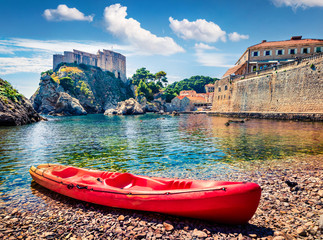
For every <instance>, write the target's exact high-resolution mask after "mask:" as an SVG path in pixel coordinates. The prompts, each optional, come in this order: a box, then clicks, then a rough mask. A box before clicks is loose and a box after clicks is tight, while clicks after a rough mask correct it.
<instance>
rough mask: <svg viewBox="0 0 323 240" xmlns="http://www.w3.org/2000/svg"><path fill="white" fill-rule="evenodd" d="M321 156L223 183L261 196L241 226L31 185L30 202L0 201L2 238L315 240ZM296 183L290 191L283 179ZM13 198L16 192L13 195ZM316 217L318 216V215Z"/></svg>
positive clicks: (249, 168) (279, 163)
mask: <svg viewBox="0 0 323 240" xmlns="http://www.w3.org/2000/svg"><path fill="white" fill-rule="evenodd" d="M322 159H323V155H322V154H321V155H302V156H294V157H289V158H287V159H285V160H272V161H267V162H262V161H253V162H252V164H250V162H249V163H246V162H237V163H234V164H233V167H236V168H239V169H241V171H239V172H237V173H235V174H232V175H231V176H230V177H229V178H230V179H226V180H231V181H253V182H257V183H258V184H259V185H260V186H261V188H262V189H263V191H262V196H261V201H260V205H259V207H258V209H257V211H256V214H255V215H254V216H253V218H252V219H251V220H250V221H249V223H248V224H246V225H237V226H230V225H221V224H216V223H211V222H205V221H202V220H196V219H189V218H182V217H176V216H170V215H163V214H158V213H149V212H139V211H132V210H126V209H115V208H109V207H104V206H98V205H94V204H90V203H86V202H82V201H78V200H74V199H71V198H68V197H64V196H62V195H59V194H57V193H54V192H51V191H49V190H47V189H45V188H43V187H41V186H39V185H37V184H36V183H32V184H31V191H32V194H33V195H34V199H32V201H31V202H24V201H23V200H22V199H23V196H22V197H21V198H18V199H17V200H15V201H8V202H5V201H3V200H2V196H1V200H0V238H2V239H194V238H195V239H216V238H220V239H250V238H251V239H275V240H279V239H319V238H320V236H321V235H320V234H321V230H320V229H319V219H320V216H322V215H323V203H322V198H323V190H322V189H323V181H322V179H321V177H322V175H323V166H322V164H321V163H322ZM287 180H289V181H292V182H297V186H295V187H293V188H290V187H289V186H288V185H287V184H286V183H285V181H287ZM18 194H19V193H18ZM321 218H322V217H321Z"/></svg>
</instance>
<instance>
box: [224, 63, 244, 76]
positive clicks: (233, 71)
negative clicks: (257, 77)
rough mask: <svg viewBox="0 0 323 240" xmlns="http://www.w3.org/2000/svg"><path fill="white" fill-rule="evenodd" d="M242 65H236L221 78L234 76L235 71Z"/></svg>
mask: <svg viewBox="0 0 323 240" xmlns="http://www.w3.org/2000/svg"><path fill="white" fill-rule="evenodd" d="M243 65H244V63H241V64H239V65H236V66H234V67H232V68H229V69H228V71H226V72H225V74H224V75H223V76H222V78H224V77H226V76H229V75H231V74H234V73H235V72H236V71H238V70H239V69H240V68H241V67H242V66H243Z"/></svg>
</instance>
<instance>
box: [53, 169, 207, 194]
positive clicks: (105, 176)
mask: <svg viewBox="0 0 323 240" xmlns="http://www.w3.org/2000/svg"><path fill="white" fill-rule="evenodd" d="M50 174H51V175H53V176H55V177H60V178H63V179H68V181H73V182H74V183H76V184H87V185H101V186H102V185H104V186H110V187H112V188H118V189H131V190H143V191H147V190H157V191H158V190H176V189H190V188H192V187H193V188H199V187H205V186H192V181H191V180H176V179H169V180H160V179H158V180H157V179H154V178H150V177H144V176H137V175H133V174H130V173H115V172H96V171H84V170H82V169H79V168H74V167H67V168H60V167H58V168H54V169H52V170H51V172H50Z"/></svg>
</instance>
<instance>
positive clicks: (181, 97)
mask: <svg viewBox="0 0 323 240" xmlns="http://www.w3.org/2000/svg"><path fill="white" fill-rule="evenodd" d="M184 97H187V96H177V98H178V99H179V100H182V99H183V98H184Z"/></svg>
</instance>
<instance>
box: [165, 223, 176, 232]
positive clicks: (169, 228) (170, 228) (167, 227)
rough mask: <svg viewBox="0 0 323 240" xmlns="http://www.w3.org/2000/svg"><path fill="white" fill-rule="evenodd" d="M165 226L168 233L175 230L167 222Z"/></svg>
mask: <svg viewBox="0 0 323 240" xmlns="http://www.w3.org/2000/svg"><path fill="white" fill-rule="evenodd" d="M163 225H164V227H165V229H166V231H172V230H173V229H174V226H173V225H171V224H169V223H167V222H164V223H163Z"/></svg>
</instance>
